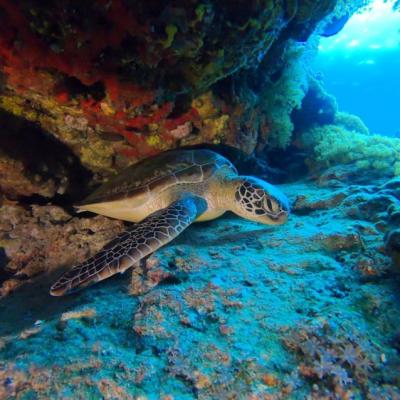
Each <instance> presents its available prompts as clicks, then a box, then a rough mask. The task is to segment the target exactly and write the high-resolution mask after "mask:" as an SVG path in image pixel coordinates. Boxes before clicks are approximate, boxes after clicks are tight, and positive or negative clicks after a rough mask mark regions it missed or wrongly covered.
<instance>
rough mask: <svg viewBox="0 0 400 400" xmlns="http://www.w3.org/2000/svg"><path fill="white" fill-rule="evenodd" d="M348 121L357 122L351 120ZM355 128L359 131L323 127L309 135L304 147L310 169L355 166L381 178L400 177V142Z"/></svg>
mask: <svg viewBox="0 0 400 400" xmlns="http://www.w3.org/2000/svg"><path fill="white" fill-rule="evenodd" d="M347 121H353V122H355V121H357V119H356V118H348V117H347ZM357 122H358V121H357ZM355 126H356V127H357V129H358V131H356V130H349V129H346V128H345V127H344V126H341V125H323V126H317V127H313V128H311V129H309V130H308V131H307V132H305V133H304V134H303V136H302V144H303V146H304V147H305V148H306V149H308V150H309V151H310V153H311V157H310V158H309V161H308V163H309V165H310V167H311V168H312V169H320V168H325V167H329V166H332V165H337V164H354V165H355V166H356V168H357V169H360V170H371V171H373V172H374V173H375V174H378V175H379V176H385V177H386V176H388V177H393V176H399V174H400V162H399V160H400V139H397V138H392V137H387V136H380V135H367V134H364V133H360V127H361V130H364V129H362V125H359V124H358V123H356V125H355Z"/></svg>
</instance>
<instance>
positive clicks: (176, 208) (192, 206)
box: [50, 195, 207, 296]
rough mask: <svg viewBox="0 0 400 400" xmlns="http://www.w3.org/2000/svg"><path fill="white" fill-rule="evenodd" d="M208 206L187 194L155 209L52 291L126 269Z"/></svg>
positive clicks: (76, 286) (65, 291)
mask: <svg viewBox="0 0 400 400" xmlns="http://www.w3.org/2000/svg"><path fill="white" fill-rule="evenodd" d="M206 208H207V202H206V201H205V200H204V199H202V198H200V197H196V196H190V195H188V196H185V197H183V198H181V199H180V200H177V201H175V202H174V203H172V204H171V205H170V206H169V207H167V208H164V209H162V210H159V211H156V212H155V213H153V214H151V215H149V216H148V217H147V218H145V219H144V220H143V221H141V222H140V223H138V224H136V225H134V226H133V227H131V228H129V229H128V230H126V231H124V232H122V233H120V234H119V235H118V236H117V237H116V238H114V239H113V240H112V241H111V242H109V243H108V244H106V245H105V246H104V247H103V249H102V250H100V252H98V253H97V254H96V255H94V256H93V257H91V258H89V259H88V260H86V261H84V262H83V263H82V264H79V265H76V266H74V267H73V268H72V269H71V270H70V271H68V272H66V273H65V274H63V275H62V276H61V277H60V278H59V279H58V280H57V281H56V282H55V283H54V285H53V286H52V287H51V289H50V294H51V295H53V296H63V295H64V294H68V293H71V292H73V291H77V290H80V289H83V288H84V287H86V286H89V285H92V284H94V283H96V282H99V281H102V280H103V279H107V278H109V277H110V276H112V275H114V274H116V273H118V272H120V273H122V272H125V270H127V269H128V268H130V267H132V266H133V265H134V264H136V263H137V262H138V261H140V260H141V259H142V258H144V257H146V256H148V255H149V254H151V253H153V252H154V251H155V250H157V249H159V248H160V247H162V246H164V245H165V244H167V243H168V242H170V241H171V240H172V239H174V238H175V237H176V236H178V235H179V234H180V233H181V232H182V231H183V230H185V229H186V228H187V227H188V226H189V225H190V224H191V223H192V222H193V221H195V219H196V218H197V217H198V216H199V215H201V214H202V213H203V212H204V211H205V210H206Z"/></svg>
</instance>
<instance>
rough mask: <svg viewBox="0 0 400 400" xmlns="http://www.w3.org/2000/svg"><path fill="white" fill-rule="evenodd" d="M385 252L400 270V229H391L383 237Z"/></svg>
mask: <svg viewBox="0 0 400 400" xmlns="http://www.w3.org/2000/svg"><path fill="white" fill-rule="evenodd" d="M385 250H386V252H387V254H388V255H389V256H390V257H391V258H392V260H393V264H394V265H395V266H396V268H398V269H400V229H393V230H391V231H390V232H388V233H387V234H386V235H385Z"/></svg>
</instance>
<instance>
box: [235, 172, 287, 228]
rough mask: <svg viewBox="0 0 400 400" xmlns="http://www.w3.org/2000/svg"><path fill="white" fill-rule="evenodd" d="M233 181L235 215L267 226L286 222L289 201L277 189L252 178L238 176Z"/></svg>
mask: <svg viewBox="0 0 400 400" xmlns="http://www.w3.org/2000/svg"><path fill="white" fill-rule="evenodd" d="M235 181H236V183H237V184H236V185H235V186H236V188H235V201H234V204H235V206H234V209H233V210H232V211H233V212H234V213H235V214H238V215H239V216H241V217H243V218H246V219H249V220H252V221H255V222H260V223H262V224H268V225H279V224H283V223H285V222H286V221H287V218H288V215H289V211H290V207H289V200H288V199H287V197H286V196H285V195H284V194H283V193H282V192H281V191H280V190H279V189H278V188H276V187H275V186H273V185H271V184H269V183H267V182H265V181H263V180H261V179H257V178H254V177H252V176H240V177H238V178H236V180H235Z"/></svg>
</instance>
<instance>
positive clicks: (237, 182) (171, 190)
mask: <svg viewBox="0 0 400 400" xmlns="http://www.w3.org/2000/svg"><path fill="white" fill-rule="evenodd" d="M78 207H79V208H80V209H81V210H86V211H93V212H96V213H98V214H103V215H106V216H109V217H113V218H119V219H123V220H126V221H133V222H139V223H138V224H136V225H134V226H133V227H132V228H130V229H128V230H127V231H125V232H123V233H121V234H120V235H118V236H117V237H116V238H115V239H114V240H112V241H111V242H110V243H108V244H107V245H106V246H105V247H104V248H103V249H102V250H101V251H100V252H99V253H98V254H96V255H95V256H93V257H91V258H89V259H88V260H87V261H85V262H84V263H82V264H80V265H77V266H75V267H73V268H72V269H71V270H70V271H69V272H67V273H65V274H64V275H62V276H61V277H60V278H59V279H58V281H57V282H56V283H55V284H54V285H53V286H52V287H51V290H50V293H51V294H52V295H54V296H61V295H63V294H66V293H70V292H72V291H74V290H77V289H81V288H84V287H86V286H89V285H91V284H93V283H96V282H98V281H101V280H103V279H107V278H108V277H110V276H112V275H114V274H116V273H118V272H124V271H125V270H126V269H128V268H129V267H131V266H133V265H134V264H136V263H137V262H139V261H140V260H141V259H143V258H145V257H146V256H148V255H149V254H151V253H153V252H154V251H155V250H157V249H158V248H160V247H161V246H164V245H165V244H167V243H168V242H170V241H171V240H172V239H174V238H175V237H176V236H178V235H179V234H180V233H181V232H182V231H183V230H184V229H186V228H187V227H188V226H189V225H190V224H191V223H192V222H195V221H204V220H210V219H214V218H217V217H219V216H220V215H222V214H223V213H224V212H225V211H227V210H231V211H233V212H235V213H236V214H238V215H240V216H242V217H244V218H247V219H250V220H253V221H257V222H261V223H264V224H282V223H283V222H285V221H286V219H287V215H288V212H289V204H288V201H287V199H286V197H285V196H284V195H283V194H282V193H281V192H280V191H279V190H278V189H277V188H275V187H273V186H272V185H270V184H268V183H267V182H264V181H262V180H260V179H257V178H254V177H251V176H238V175H237V171H236V169H235V167H234V166H233V165H232V164H231V163H230V162H229V161H228V160H226V159H225V158H224V157H222V156H220V155H219V154H217V153H214V152H212V151H209V150H177V151H171V152H167V153H164V154H161V155H159V156H157V157H153V158H151V159H148V160H145V161H143V162H141V163H139V164H137V165H134V166H132V167H129V168H128V169H126V170H125V171H124V172H122V173H121V174H120V175H119V176H117V177H116V178H115V179H113V180H112V181H110V182H108V183H106V184H105V185H103V186H101V187H100V188H99V189H98V190H96V191H95V192H94V193H93V194H92V195H90V196H89V197H88V198H87V199H86V200H85V201H84V202H83V203H82V204H81V205H79V206H78Z"/></svg>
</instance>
